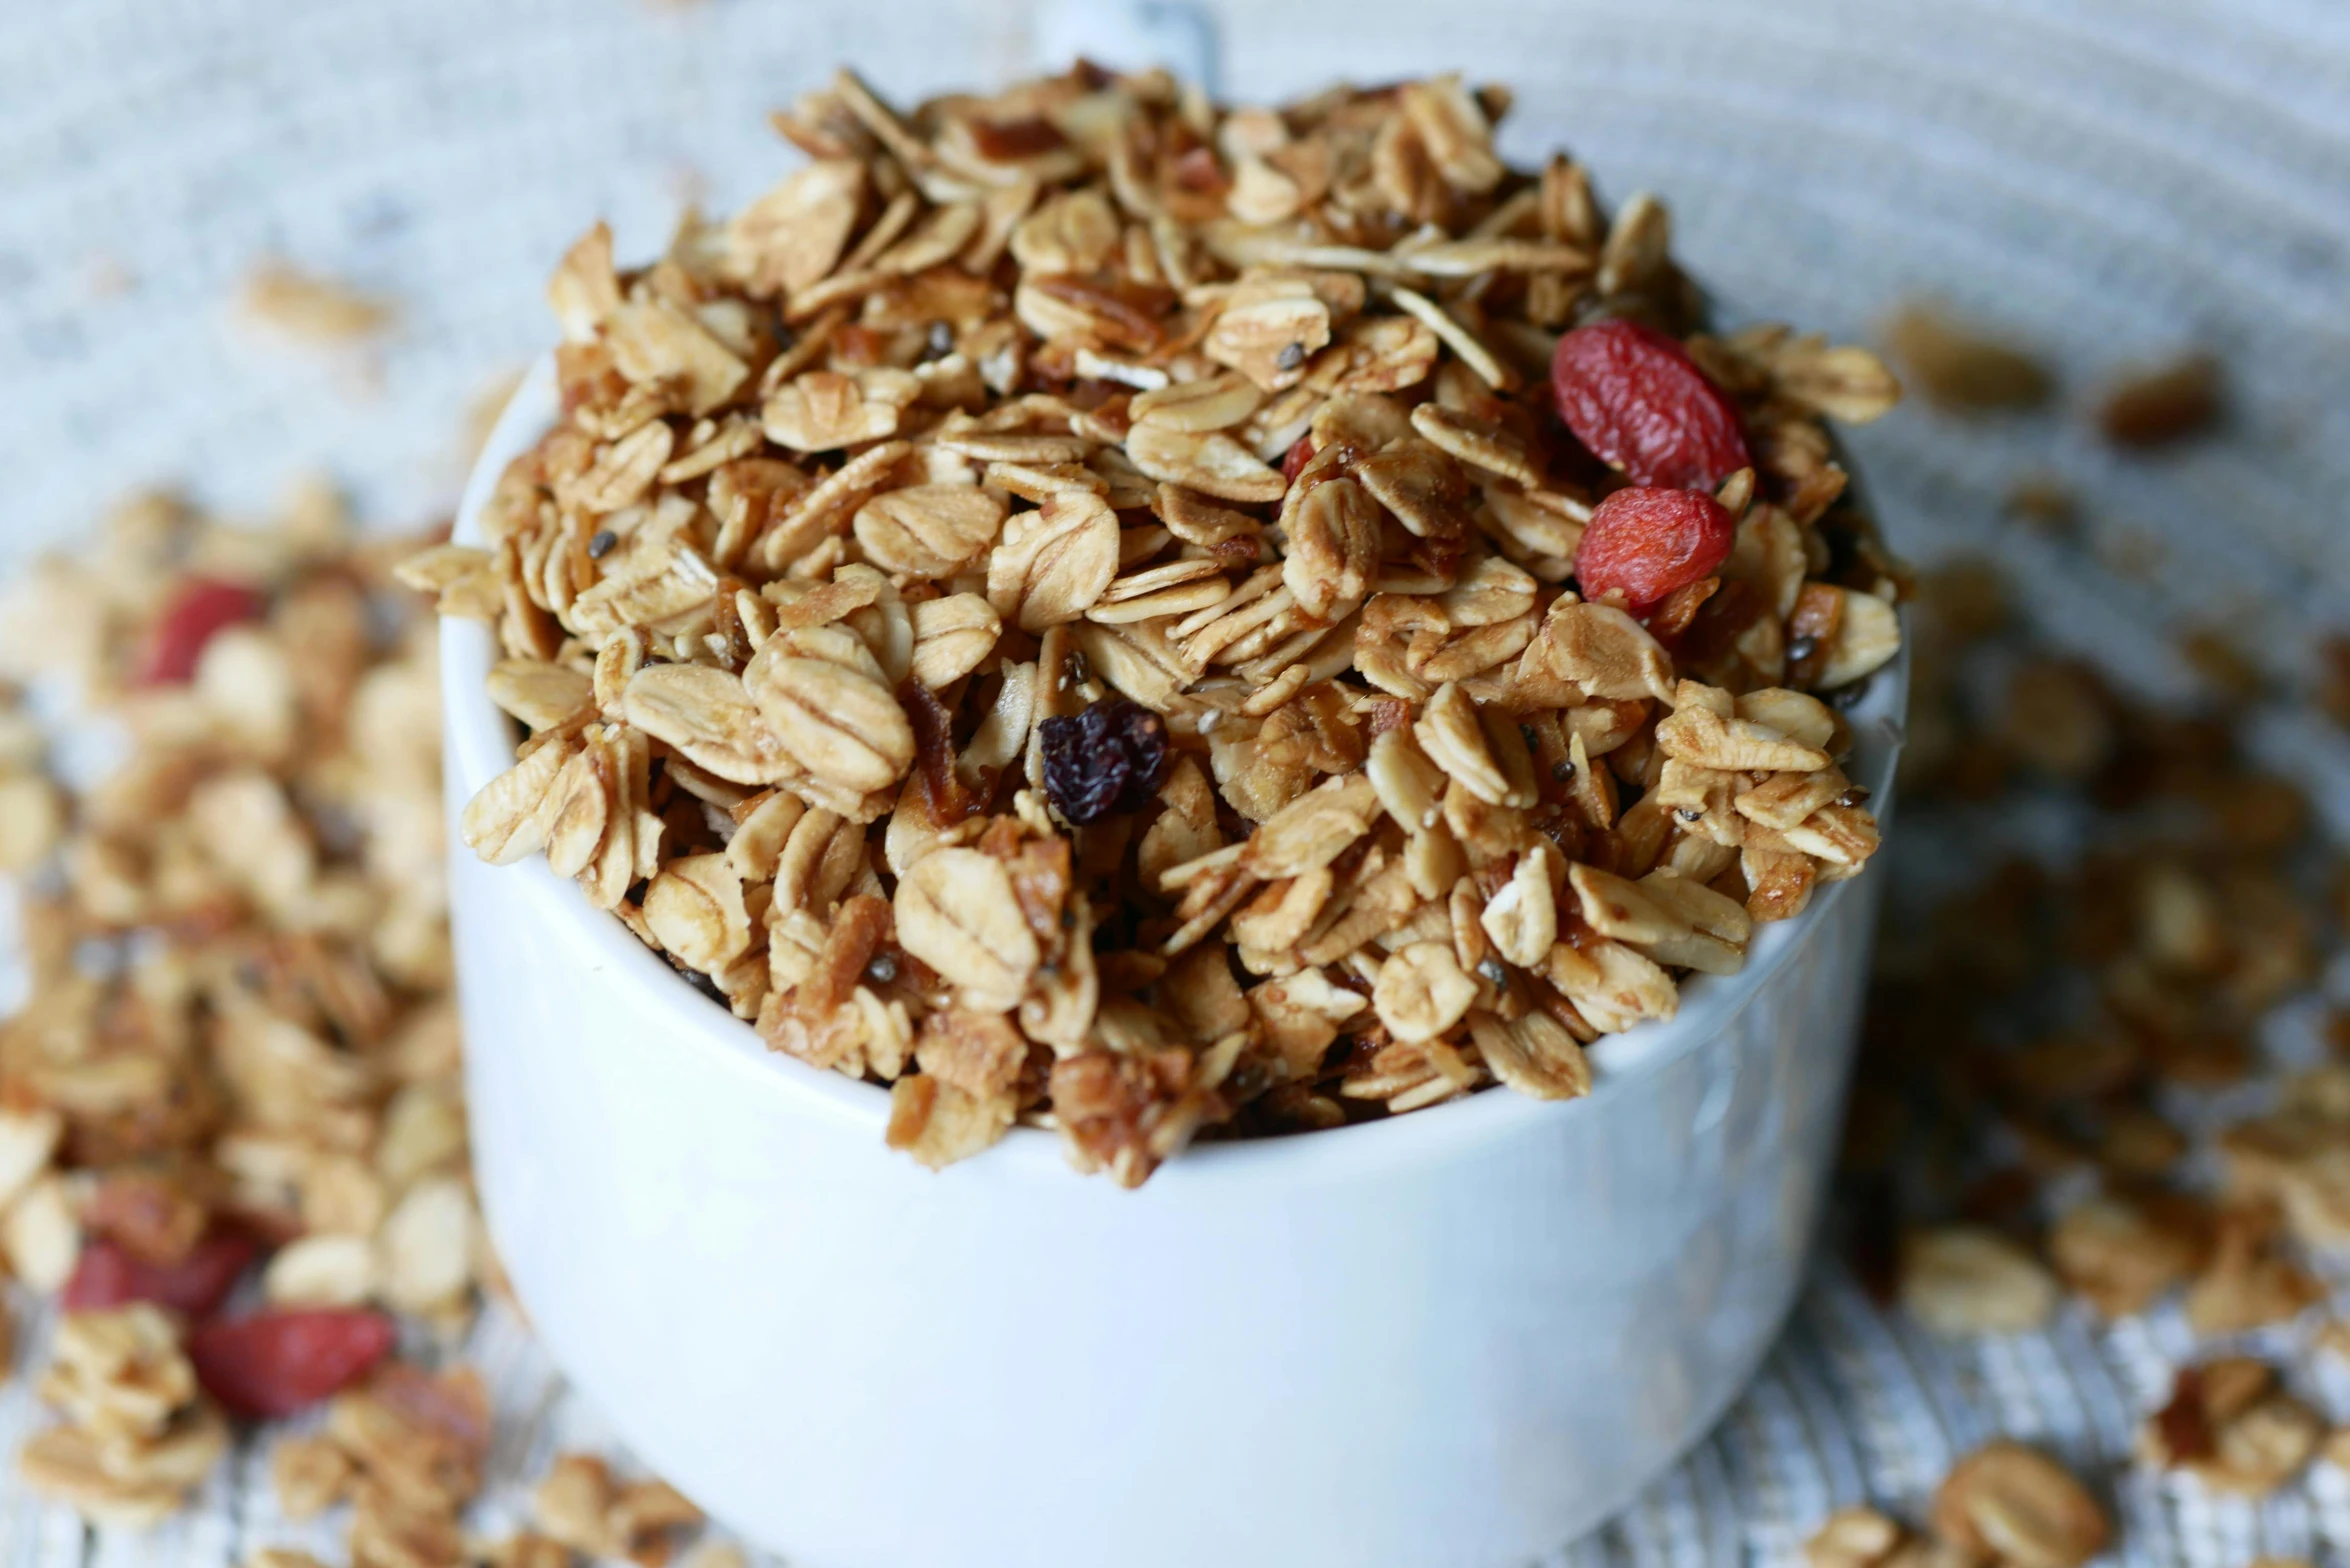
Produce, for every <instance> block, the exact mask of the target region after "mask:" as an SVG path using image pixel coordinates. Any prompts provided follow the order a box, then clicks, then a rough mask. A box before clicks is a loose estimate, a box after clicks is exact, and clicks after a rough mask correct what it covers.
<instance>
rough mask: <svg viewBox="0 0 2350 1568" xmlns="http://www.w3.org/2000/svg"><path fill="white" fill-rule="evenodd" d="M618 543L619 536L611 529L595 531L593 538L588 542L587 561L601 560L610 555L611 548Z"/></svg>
mask: <svg viewBox="0 0 2350 1568" xmlns="http://www.w3.org/2000/svg"><path fill="white" fill-rule="evenodd" d="M619 542H620V536H619V535H618V534H616V533H614V532H613V531H612V530H611V529H609V528H599V529H597V530H596V531H595V534H594V535H593V537H591V538H590V539H589V540H588V559H589V560H591V561H600V560H602V559H603V558H604V557H605V556H607V555H610V554H611V553H612V547H613V546H614V545H616V544H618V543H619Z"/></svg>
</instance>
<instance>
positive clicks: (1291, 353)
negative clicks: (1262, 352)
mask: <svg viewBox="0 0 2350 1568" xmlns="http://www.w3.org/2000/svg"><path fill="white" fill-rule="evenodd" d="M1305 362H1306V346H1305V345H1304V344H1303V343H1288V344H1284V345H1282V349H1281V352H1280V353H1279V354H1277V355H1275V356H1274V359H1273V363H1274V364H1275V365H1276V366H1278V367H1279V368H1280V369H1283V370H1295V369H1296V368H1297V367H1298V366H1300V365H1302V364H1304V363H1305Z"/></svg>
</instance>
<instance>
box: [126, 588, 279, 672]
mask: <svg viewBox="0 0 2350 1568" xmlns="http://www.w3.org/2000/svg"><path fill="white" fill-rule="evenodd" d="M266 608H268V603H267V601H266V600H264V599H263V598H262V597H261V595H259V594H257V593H255V592H254V591H253V590H252V589H250V588H247V587H244V586H242V585H241V584H238V583H224V582H220V581H218V580H216V579H214V578H210V577H191V578H189V579H188V580H187V581H185V582H183V583H181V584H180V585H179V587H178V589H177V590H175V591H174V592H173V594H172V596H171V602H170V603H169V604H167V605H165V606H164V610H163V614H162V616H161V618H159V619H158V620H157V621H156V623H155V630H154V633H153V636H152V638H151V640H150V641H149V643H148V645H147V657H146V659H145V661H144V662H143V663H142V664H141V665H140V668H139V683H140V684H141V685H143V686H178V685H184V684H186V683H187V681H189V680H190V679H191V678H193V677H194V675H195V673H196V661H197V660H198V659H199V658H201V657H203V654H204V645H205V644H206V643H208V642H210V641H212V639H213V637H214V635H215V634H217V633H219V632H222V631H225V630H227V629H228V628H229V627H231V626H234V625H236V624H237V623H239V622H240V621H250V620H255V619H258V618H259V616H260V614H261V612H262V611H263V610H264V609H266Z"/></svg>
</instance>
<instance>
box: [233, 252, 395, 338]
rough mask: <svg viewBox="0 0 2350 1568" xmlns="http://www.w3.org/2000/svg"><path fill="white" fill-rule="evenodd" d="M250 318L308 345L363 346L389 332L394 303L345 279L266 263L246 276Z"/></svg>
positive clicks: (245, 294)
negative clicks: (354, 285)
mask: <svg viewBox="0 0 2350 1568" xmlns="http://www.w3.org/2000/svg"><path fill="white" fill-rule="evenodd" d="M239 303H240V305H241V306H242V308H243V310H244V312H245V314H246V315H248V316H250V317H252V318H253V319H254V320H256V321H259V322H261V323H262V324H263V325H265V326H268V327H271V328H274V329H276V330H277V331H280V332H283V333H285V334H286V335H288V336H289V337H293V338H296V339H299V340H301V341H304V342H310V343H320V344H341V343H353V342H359V341H362V340H365V339H368V338H372V337H376V336H378V335H380V334H382V333H383V332H385V331H388V330H389V329H390V327H391V325H392V323H393V321H394V319H395V318H396V317H397V314H398V312H397V310H396V308H395V307H394V306H393V304H392V303H391V302H390V301H389V300H387V299H383V298H380V297H377V296H375V295H371V294H366V293H362V292H360V291H359V290H358V289H356V288H353V287H352V286H351V285H349V284H347V283H344V282H342V281H341V280H340V279H337V278H332V277H328V276H325V275H322V274H317V273H309V272H304V271H301V270H299V269H298V268H296V267H294V266H293V265H291V264H290V263H287V262H282V261H267V262H263V263H261V264H260V265H258V266H256V267H255V268H254V269H253V270H252V271H251V272H249V273H248V274H246V277H245V282H244V287H243V291H242V293H241V295H240V298H239Z"/></svg>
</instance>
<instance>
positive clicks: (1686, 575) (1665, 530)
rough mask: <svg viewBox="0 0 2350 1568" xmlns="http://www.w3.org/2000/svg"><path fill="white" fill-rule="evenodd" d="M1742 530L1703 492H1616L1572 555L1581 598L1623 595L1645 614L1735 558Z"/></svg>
mask: <svg viewBox="0 0 2350 1568" xmlns="http://www.w3.org/2000/svg"><path fill="white" fill-rule="evenodd" d="M1737 532H1738V527H1737V524H1736V523H1734V522H1732V521H1731V518H1730V513H1729V510H1728V509H1727V508H1726V507H1724V506H1723V505H1722V503H1721V502H1719V501H1717V500H1715V499H1714V498H1713V497H1712V496H1710V495H1707V494H1706V493H1705V492H1704V491H1702V490H1618V491H1616V492H1614V493H1613V494H1611V495H1609V496H1608V497H1607V498H1606V499H1605V500H1603V501H1601V502H1600V503H1599V505H1598V507H1597V508H1595V509H1594V510H1593V511H1592V514H1591V521H1590V522H1589V523H1588V524H1587V525H1585V527H1584V529H1583V540H1582V542H1581V543H1580V544H1578V545H1576V547H1575V581H1576V582H1577V583H1579V584H1580V585H1581V586H1582V589H1583V597H1584V598H1586V599H1597V598H1599V597H1600V596H1601V595H1603V594H1607V593H1611V592H1620V593H1621V594H1622V595H1623V596H1624V600H1625V602H1626V603H1627V604H1628V605H1630V606H1631V607H1632V608H1633V609H1634V610H1644V609H1646V608H1648V607H1649V606H1650V605H1653V604H1656V603H1657V602H1659V601H1660V600H1662V599H1664V598H1665V597H1666V596H1667V595H1669V594H1671V593H1672V592H1673V590H1675V589H1676V588H1683V587H1686V586H1688V585H1689V584H1690V583H1693V582H1696V581H1698V580H1699V579H1700V578H1705V577H1710V576H1712V575H1713V572H1714V569H1715V568H1716V567H1718V566H1720V565H1721V564H1722V562H1724V561H1725V560H1728V559H1729V556H1730V545H1731V543H1732V541H1733V540H1734V539H1735V538H1736V536H1737Z"/></svg>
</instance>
